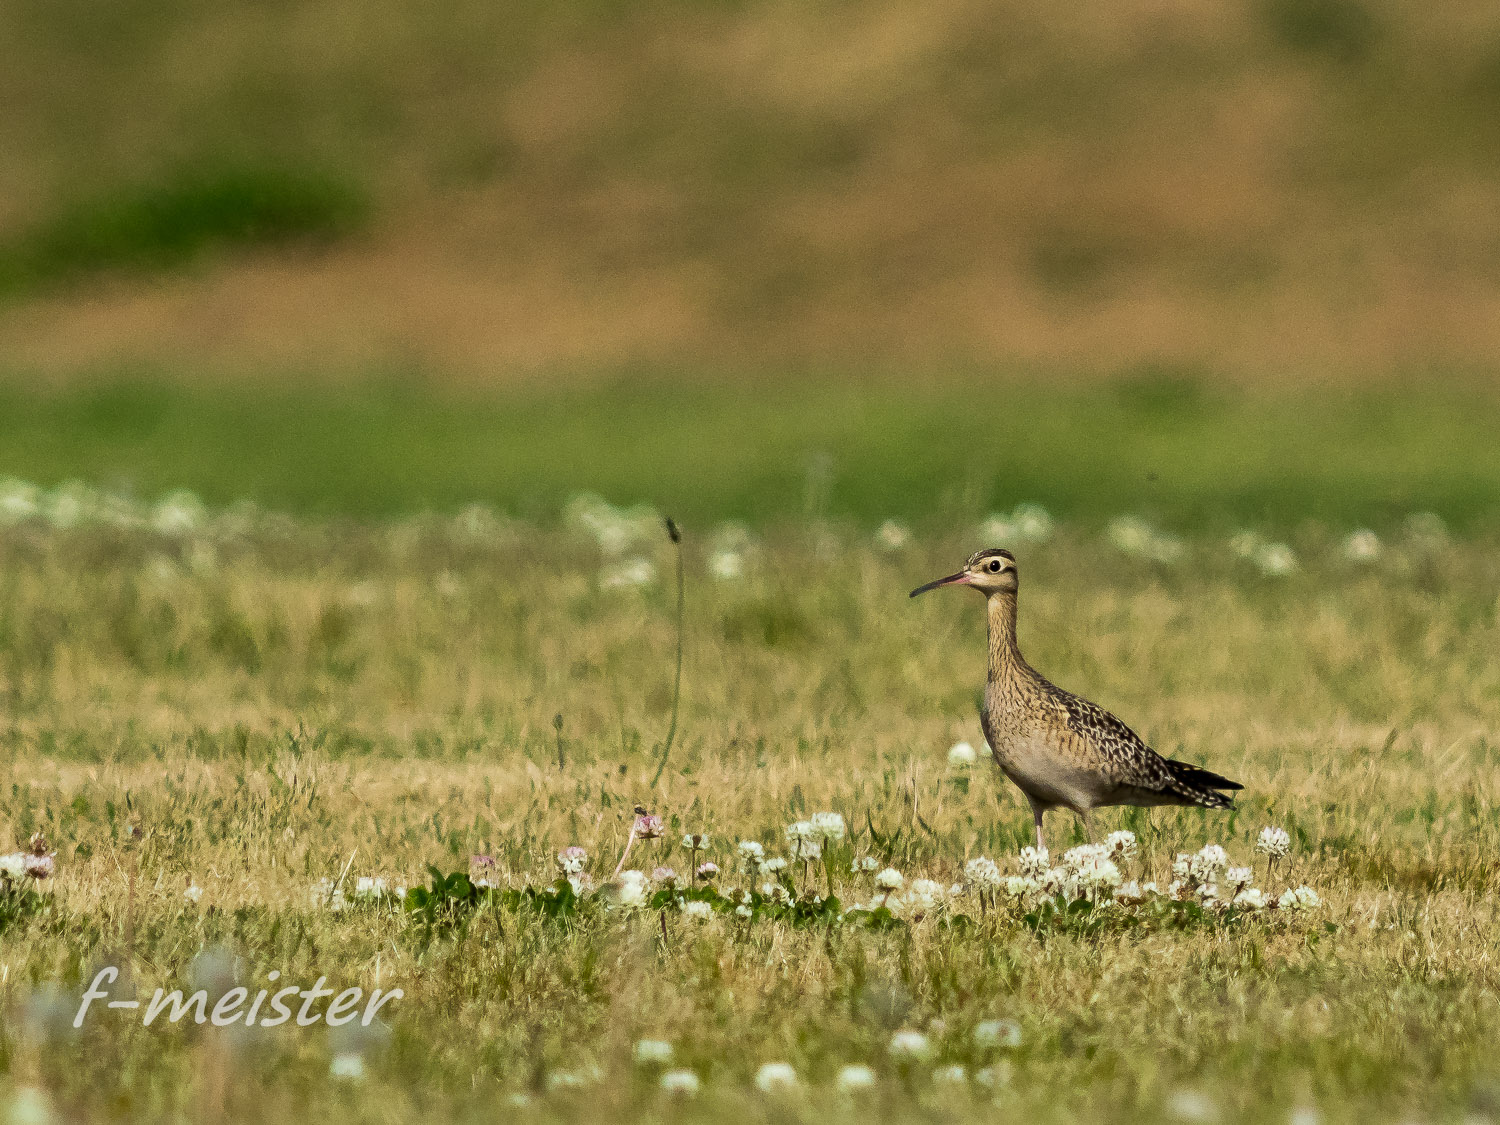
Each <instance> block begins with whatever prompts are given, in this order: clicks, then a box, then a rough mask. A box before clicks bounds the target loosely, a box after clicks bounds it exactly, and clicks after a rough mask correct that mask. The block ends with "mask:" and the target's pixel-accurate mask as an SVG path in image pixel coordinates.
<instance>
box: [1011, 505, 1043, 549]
mask: <svg viewBox="0 0 1500 1125" xmlns="http://www.w3.org/2000/svg"><path fill="white" fill-rule="evenodd" d="M1010 522H1011V526H1012V528H1014V531H1015V537H1016V538H1017V539H1023V540H1025V541H1027V542H1030V543H1041V542H1043V541H1044V540H1047V539H1050V538H1051V537H1052V515H1051V513H1049V512H1048V511H1047V509H1046V508H1044V507H1042V506H1041V505H1040V504H1017V505H1016V507H1015V510H1014V511H1013V512H1011V514H1010Z"/></svg>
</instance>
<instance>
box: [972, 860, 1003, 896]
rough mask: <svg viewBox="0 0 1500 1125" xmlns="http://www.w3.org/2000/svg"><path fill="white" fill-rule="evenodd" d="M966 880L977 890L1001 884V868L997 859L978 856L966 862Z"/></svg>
mask: <svg viewBox="0 0 1500 1125" xmlns="http://www.w3.org/2000/svg"><path fill="white" fill-rule="evenodd" d="M964 882H966V883H967V884H968V885H969V886H971V887H973V888H974V889H975V890H980V891H984V890H989V889H990V888H991V887H998V886H999V885H1000V868H999V867H998V866H996V864H995V861H994V860H992V859H986V858H985V857H984V856H977V857H976V858H974V859H971V860H969V862H968V863H966V864H964Z"/></svg>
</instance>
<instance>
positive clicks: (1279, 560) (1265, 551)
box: [1255, 543, 1297, 578]
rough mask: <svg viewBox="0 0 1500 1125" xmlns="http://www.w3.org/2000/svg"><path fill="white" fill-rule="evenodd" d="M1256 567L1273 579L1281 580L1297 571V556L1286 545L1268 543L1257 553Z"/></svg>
mask: <svg viewBox="0 0 1500 1125" xmlns="http://www.w3.org/2000/svg"><path fill="white" fill-rule="evenodd" d="M1255 565H1256V566H1257V567H1258V568H1259V569H1260V572H1261V573H1262V574H1264V575H1267V576H1268V577H1271V578H1280V577H1282V576H1283V575H1287V574H1291V573H1292V571H1294V570H1296V569H1297V555H1296V553H1295V552H1294V551H1293V550H1292V549H1291V548H1290V547H1288V546H1287V545H1286V544H1285V543H1267V544H1266V545H1265V546H1264V547H1262V548H1261V549H1260V550H1258V551H1256V552H1255Z"/></svg>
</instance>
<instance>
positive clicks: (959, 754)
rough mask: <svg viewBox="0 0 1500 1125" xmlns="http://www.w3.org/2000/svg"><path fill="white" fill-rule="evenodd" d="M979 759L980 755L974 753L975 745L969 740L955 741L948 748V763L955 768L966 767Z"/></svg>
mask: <svg viewBox="0 0 1500 1125" xmlns="http://www.w3.org/2000/svg"><path fill="white" fill-rule="evenodd" d="M978 760H979V755H978V754H976V753H974V747H972V746H971V745H969V744H968V743H967V742H955V743H954V744H953V745H952V746H951V747H949V749H948V764H949V765H950V766H952V767H953V768H954V769H964V768H966V767H968V766H972V765H973V764H974V763H975V762H977V761H978Z"/></svg>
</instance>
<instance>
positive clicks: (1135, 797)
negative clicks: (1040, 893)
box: [911, 550, 1242, 849]
mask: <svg viewBox="0 0 1500 1125" xmlns="http://www.w3.org/2000/svg"><path fill="white" fill-rule="evenodd" d="M939 586H969V587H971V588H973V589H975V590H978V591H979V592H980V593H981V594H983V595H984V597H985V603H986V609H987V611H988V615H989V633H990V672H989V682H988V683H987V684H986V685H985V689H984V708H983V710H982V712H981V713H980V722H981V724H982V725H983V727H984V736H985V738H987V739H989V743H990V752H991V753H992V754H994V756H995V762H996V764H997V765H998V766H999V767H1000V769H1001V770H1002V771H1003V772H1004V774H1005V776H1006V777H1008V778H1010V779H1011V781H1013V782H1015V784H1016V786H1017V787H1018V788H1019V789H1020V790H1021V792H1022V793H1024V794H1026V800H1027V801H1029V802H1030V803H1031V816H1032V819H1033V820H1034V821H1035V822H1036V846H1037V847H1038V848H1043V849H1045V848H1046V846H1047V845H1046V842H1045V841H1044V840H1043V837H1042V814H1043V813H1045V812H1046V811H1047V810H1048V809H1055V808H1067V809H1071V810H1072V811H1073V812H1075V813H1077V814H1078V817H1079V819H1080V820H1082V821H1083V828H1084V831H1085V832H1086V833H1087V834H1088V835H1089V837H1090V838H1091V839H1092V837H1093V826H1092V824H1091V823H1090V821H1089V813H1090V812H1091V811H1092V810H1093V809H1097V808H1100V807H1101V806H1104V805H1197V806H1199V807H1201V808H1206V809H1232V808H1233V807H1234V801H1233V800H1232V799H1230V798H1229V797H1227V796H1225V795H1224V794H1223V793H1222V792H1220V790H1226V789H1240V788H1242V786H1241V785H1239V784H1238V783H1237V782H1233V781H1230V780H1229V779H1228V778H1227V777H1221V776H1220V775H1219V774H1216V773H1214V772H1212V771H1211V770H1206V769H1203V768H1201V767H1199V766H1195V765H1192V764H1191V763H1189V762H1177V761H1173V760H1171V759H1170V758H1163V757H1162V756H1161V755H1160V754H1158V753H1157V752H1156V751H1155V750H1153V749H1151V747H1149V746H1147V745H1146V744H1145V743H1144V742H1142V741H1141V739H1140V738H1139V737H1138V736H1137V735H1136V733H1135V731H1133V730H1131V729H1130V728H1129V727H1127V726H1126V725H1125V724H1124V723H1122V722H1120V720H1119V719H1117V718H1115V717H1114V716H1113V715H1111V714H1110V713H1109V712H1108V711H1106V710H1104V708H1102V707H1099V706H1097V705H1095V704H1093V703H1090V702H1089V701H1088V700H1086V699H1080V698H1079V697H1078V696H1076V695H1074V694H1073V693H1072V692H1068V691H1064V690H1063V689H1062V688H1060V687H1058V686H1057V685H1055V684H1053V683H1051V682H1050V681H1049V680H1047V679H1046V678H1045V677H1044V676H1042V674H1041V673H1039V672H1038V671H1037V670H1036V669H1034V668H1033V667H1032V666H1031V665H1030V664H1027V663H1026V658H1025V657H1023V656H1022V655H1021V649H1020V647H1019V646H1018V645H1017V644H1016V591H1017V589H1018V588H1019V586H1020V576H1019V574H1018V573H1017V571H1016V557H1015V556H1014V555H1012V554H1011V553H1010V552H1009V551H1000V550H988V551H979V552H978V553H976V554H975V555H973V556H972V557H970V559H969V561H968V563H966V564H965V566H964V568H963V569H962V570H960V571H959V572H958V573H957V574H950V575H948V576H947V577H946V578H939V579H937V580H936V581H935V582H929V583H927V585H925V586H918V587H917V588H916V589H915V590H913V591H912V592H911V596H912V597H916V596H917V595H918V594H923V593H926V592H927V591H928V590H935V589H937V588H938V587H939Z"/></svg>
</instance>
